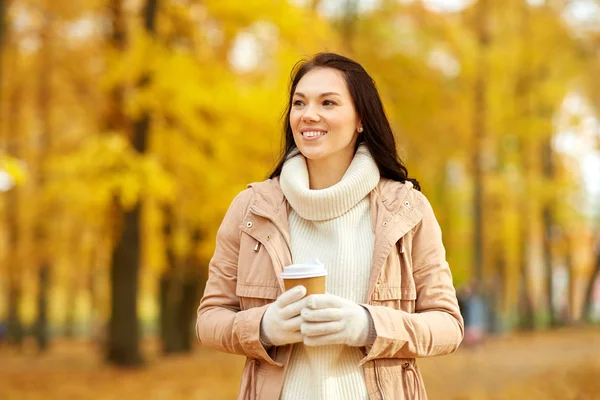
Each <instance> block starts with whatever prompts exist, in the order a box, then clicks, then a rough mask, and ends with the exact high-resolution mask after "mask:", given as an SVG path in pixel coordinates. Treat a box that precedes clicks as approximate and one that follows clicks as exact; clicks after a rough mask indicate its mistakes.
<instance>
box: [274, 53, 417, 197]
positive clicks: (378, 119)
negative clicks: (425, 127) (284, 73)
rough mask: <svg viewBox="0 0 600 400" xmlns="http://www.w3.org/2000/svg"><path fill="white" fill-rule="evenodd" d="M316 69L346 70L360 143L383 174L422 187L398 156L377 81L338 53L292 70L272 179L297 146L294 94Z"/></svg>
mask: <svg viewBox="0 0 600 400" xmlns="http://www.w3.org/2000/svg"><path fill="white" fill-rule="evenodd" d="M315 68H333V69H336V70H338V71H340V72H341V73H342V76H343V77H344V80H345V81H346V85H348V90H349V92H350V95H351V96H352V100H353V101H354V107H355V108H356V113H357V114H358V117H359V118H360V120H361V121H362V126H363V129H364V130H363V132H362V133H361V134H360V135H359V137H358V140H357V143H356V146H357V147H358V145H359V144H361V143H365V145H366V146H367V148H368V149H369V151H370V152H371V155H372V156H373V159H374V160H375V163H376V164H377V167H378V168H379V173H380V175H381V176H382V177H384V178H388V179H391V180H394V181H398V182H402V183H404V182H406V181H410V182H412V183H413V185H414V187H415V188H416V189H418V190H421V186H420V185H419V182H418V181H417V180H416V179H412V178H409V177H408V170H407V169H406V167H405V166H404V164H403V163H402V160H401V159H400V157H399V156H398V152H397V151H396V140H395V138H394V133H393V132H392V127H391V126H390V123H389V121H388V119H387V117H386V115H385V111H384V109H383V104H382V103H381V98H380V97H379V93H378V91H377V87H376V86H375V82H374V81H373V79H372V78H371V77H370V76H369V74H368V73H367V71H365V69H364V68H363V67H362V66H361V65H360V64H358V63H357V62H356V61H353V60H351V59H349V58H347V57H344V56H341V55H339V54H334V53H318V54H316V55H315V56H314V57H312V58H311V59H310V60H308V61H303V62H300V63H298V64H296V66H295V67H294V69H293V70H292V75H291V82H290V95H289V99H288V104H287V107H286V109H285V113H284V117H283V118H284V127H283V135H284V136H283V143H282V147H283V149H282V155H281V158H280V160H279V161H278V162H277V166H276V167H275V169H274V170H273V172H272V173H271V175H270V176H269V178H275V177H277V176H279V175H281V169H282V168H283V164H284V163H285V161H286V160H287V158H288V156H289V155H290V154H291V153H292V152H293V151H294V150H295V149H296V143H295V142H294V135H293V133H292V127H291V125H290V111H291V106H292V97H293V96H294V92H295V91H296V86H298V82H300V79H302V77H303V76H304V75H306V73H308V72H309V71H311V70H313V69H315Z"/></svg>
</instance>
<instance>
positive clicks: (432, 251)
mask: <svg viewBox="0 0 600 400" xmlns="http://www.w3.org/2000/svg"><path fill="white" fill-rule="evenodd" d="M419 196H420V197H421V211H422V214H423V218H422V220H421V221H420V222H419V224H417V226H416V227H415V228H414V235H413V243H412V262H413V277H414V281H415V286H416V291H417V298H416V304H415V313H414V314H411V313H407V312H405V311H401V310H395V309H392V308H390V307H384V306H372V305H363V306H364V307H365V308H367V309H368V310H369V312H370V314H371V317H372V318H373V324H374V327H375V330H376V339H375V341H374V343H373V346H372V347H371V348H370V349H369V348H367V350H368V354H367V356H366V357H365V359H364V360H363V361H362V362H366V361H369V360H372V359H376V358H417V357H430V356H436V355H443V354H449V353H452V352H454V351H456V349H457V348H458V346H459V345H460V343H461V342H462V339H463V336H464V322H463V318H462V316H461V314H460V309H459V306H458V300H457V298H456V291H455V289H454V286H453V284H452V274H451V272H450V267H449V266H448V263H447V262H446V252H445V249H444V245H443V244H442V232H441V229H440V226H439V224H438V222H437V220H436V218H435V215H434V213H433V209H432V208H431V204H430V203H429V201H428V200H427V198H426V197H425V196H424V195H422V194H420V193H419Z"/></svg>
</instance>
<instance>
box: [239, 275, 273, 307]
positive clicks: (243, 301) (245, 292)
mask: <svg viewBox="0 0 600 400" xmlns="http://www.w3.org/2000/svg"><path fill="white" fill-rule="evenodd" d="M279 292H280V289H279V287H276V286H266V285H253V284H244V283H240V282H239V281H238V283H237V284H236V287H235V295H236V296H237V297H238V298H239V300H240V308H241V309H242V310H248V309H250V308H254V307H262V306H264V305H265V304H269V303H272V302H273V301H274V300H275V299H276V298H277V296H278V295H279Z"/></svg>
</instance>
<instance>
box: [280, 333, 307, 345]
mask: <svg viewBox="0 0 600 400" xmlns="http://www.w3.org/2000/svg"><path fill="white" fill-rule="evenodd" d="M287 339H288V340H286V343H285V344H290V343H302V341H303V340H304V336H302V334H301V333H300V331H297V332H290V333H288V334H287Z"/></svg>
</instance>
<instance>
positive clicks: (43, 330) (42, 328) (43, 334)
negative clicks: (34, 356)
mask: <svg viewBox="0 0 600 400" xmlns="http://www.w3.org/2000/svg"><path fill="white" fill-rule="evenodd" d="M49 275H50V266H49V265H42V266H41V267H40V270H39V280H40V291H39V294H38V315H37V321H36V324H35V325H36V326H35V339H36V342H37V346H38V351H39V352H40V353H44V352H46V350H48V342H49V336H50V332H49V328H48V288H49V287H50V282H49Z"/></svg>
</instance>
